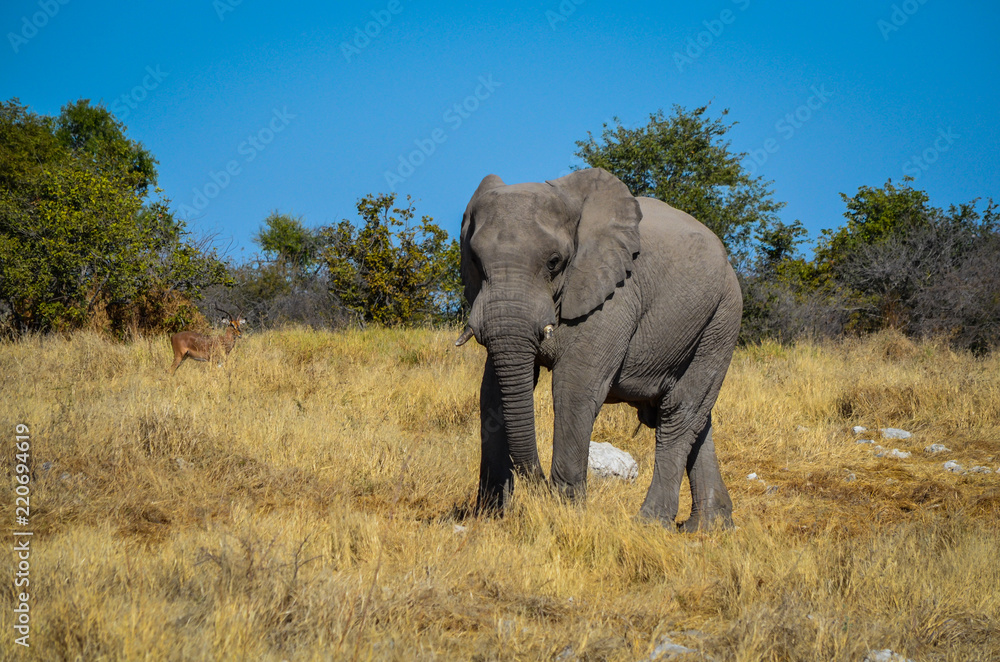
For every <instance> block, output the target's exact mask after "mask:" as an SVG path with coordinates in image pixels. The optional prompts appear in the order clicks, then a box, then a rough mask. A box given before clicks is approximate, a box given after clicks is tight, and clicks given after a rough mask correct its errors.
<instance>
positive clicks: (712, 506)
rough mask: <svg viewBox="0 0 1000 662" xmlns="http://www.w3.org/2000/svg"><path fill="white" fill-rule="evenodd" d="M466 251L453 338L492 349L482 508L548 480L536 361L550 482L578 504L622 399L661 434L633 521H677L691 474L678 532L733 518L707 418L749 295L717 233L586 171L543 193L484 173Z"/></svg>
mask: <svg viewBox="0 0 1000 662" xmlns="http://www.w3.org/2000/svg"><path fill="white" fill-rule="evenodd" d="M461 250H462V257H461V269H462V281H463V284H464V286H465V296H466V298H467V299H468V301H469V302H471V304H472V309H471V313H470V315H469V321H468V326H467V328H466V331H465V333H463V334H462V337H460V338H459V339H458V341H456V344H459V345H460V344H462V343H463V342H465V341H466V340H468V339H469V338H470V337H472V336H473V335H474V336H475V338H476V340H477V341H478V342H479V343H481V344H482V345H484V346H485V347H486V350H487V359H486V367H485V370H484V372H483V381H482V386H481V389H480V423H481V438H482V457H481V463H480V472H479V494H478V502H477V503H478V508H479V509H480V511H482V510H486V511H490V510H497V509H501V510H502V509H503V508H504V507H505V506H506V504H507V502H508V499H509V496H510V494H511V491H512V489H513V475H514V473H515V472H516V473H517V474H519V475H521V476H524V477H537V478H540V479H544V473H543V471H542V467H541V465H540V463H539V460H538V448H537V446H536V443H535V418H534V399H533V392H534V388H535V386H536V385H537V383H538V373H539V368H540V367H541V366H545V367H546V368H548V369H550V370H551V371H552V397H553V405H554V408H555V427H554V430H553V449H552V471H551V482H552V484H553V485H554V486H555V487H556V488H558V489H559V490H560V491H561V492H562V493H564V494H566V495H568V496H569V497H570V498H580V497H581V496H582V495H584V494H585V491H586V480H587V456H588V452H589V446H590V437H591V432H592V431H593V426H594V419H595V418H596V416H597V413H598V412H599V411H600V409H601V405H602V404H603V403H605V402H628V403H630V404H631V405H632V406H634V407H635V408H636V409H637V410H638V416H639V420H640V421H641V422H642V423H643V424H645V425H647V426H649V427H652V428H655V430H656V454H655V457H656V459H655V463H654V468H653V480H652V484H651V485H650V486H649V490H648V491H647V493H646V499H645V501H644V503H643V505H642V508H641V510H640V515H642V516H644V517H647V518H651V519H657V520H660V521H661V522H663V523H665V524H666V523H669V524H672V523H673V522H674V519H675V517H676V516H677V506H678V499H679V496H680V487H681V480H682V478H683V475H684V471H685V470H686V471H687V473H688V478H689V480H690V484H691V493H692V497H693V501H694V506H693V509H692V514H691V517H690V519H688V520H687V522H685V523H684V528H686V529H696V528H698V527H700V526H707V525H709V524H711V523H712V522H715V521H719V522H721V523H723V524H725V525H729V524H731V521H732V520H731V515H732V502H731V501H730V498H729V492H728V491H727V490H726V486H725V484H724V483H723V480H722V475H721V474H720V472H719V464H718V460H717V458H716V455H715V446H714V445H713V443H712V415H711V414H712V407H713V405H714V404H715V399H716V397H717V396H718V393H719V388H720V387H721V386H722V380H723V378H724V377H725V375H726V370H727V369H728V368H729V363H730V360H731V359H732V354H733V349H734V348H735V345H736V337H737V334H738V332H739V326H740V317H741V314H742V309H743V300H742V296H741V294H740V287H739V284H738V282H737V280H736V275H735V273H734V272H733V269H732V267H731V266H730V264H729V261H728V259H727V257H726V251H725V249H724V248H723V246H722V243H721V242H720V241H719V239H718V238H717V237H716V236H715V235H714V234H713V233H712V232H711V231H710V230H709V229H708V228H706V227H705V226H704V225H702V224H701V223H699V222H698V221H696V220H695V219H693V218H692V217H691V216H689V215H687V214H685V213H684V212H682V211H678V210H676V209H674V208H672V207H670V206H669V205H667V204H665V203H663V202H661V201H659V200H654V199H651V198H635V197H633V196H632V195H631V193H629V190H628V188H627V187H626V186H625V185H624V184H623V183H622V182H621V181H619V180H618V179H617V178H615V177H614V176H613V175H611V174H610V173H608V172H607V171H605V170H601V169H591V170H580V171H577V172H573V173H572V174H570V175H567V176H566V177H561V178H559V179H556V180H553V181H549V182H546V183H544V184H540V183H529V184H516V185H512V186H507V185H505V184H504V183H503V181H502V180H501V179H500V178H499V177H497V176H496V175H489V176H487V177H486V178H485V179H483V181H482V183H481V184H480V185H479V188H478V189H476V192H475V194H474V195H473V196H472V200H471V201H470V202H469V205H468V207H467V208H466V210H465V214H464V216H463V218H462V237H461Z"/></svg>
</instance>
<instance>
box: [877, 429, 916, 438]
mask: <svg viewBox="0 0 1000 662" xmlns="http://www.w3.org/2000/svg"><path fill="white" fill-rule="evenodd" d="M912 436H913V435H912V434H910V433H909V432H907V431H906V430H900V429H899V428H882V438H883V439H909V438H910V437H912Z"/></svg>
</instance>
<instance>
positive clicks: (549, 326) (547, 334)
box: [542, 324, 556, 340]
mask: <svg viewBox="0 0 1000 662" xmlns="http://www.w3.org/2000/svg"><path fill="white" fill-rule="evenodd" d="M555 330H556V327H555V326H554V325H552V324H547V325H546V326H545V328H544V329H542V331H543V332H544V333H545V339H546V340H548V339H549V338H551V337H552V334H553V333H555Z"/></svg>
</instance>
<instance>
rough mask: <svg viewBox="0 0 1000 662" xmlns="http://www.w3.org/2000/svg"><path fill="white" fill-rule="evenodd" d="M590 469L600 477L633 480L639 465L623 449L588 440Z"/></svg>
mask: <svg viewBox="0 0 1000 662" xmlns="http://www.w3.org/2000/svg"><path fill="white" fill-rule="evenodd" d="M588 464H589V466H590V470H591V471H592V472H594V475H595V476H601V477H602V478H624V479H625V480H635V477H636V476H638V475H639V465H638V464H636V463H635V459H633V457H632V456H631V455H629V454H628V453H626V452H625V451H623V450H621V449H618V448H615V447H614V446H612V445H611V444H608V443H604V442H594V441H592V442H590V460H589V462H588Z"/></svg>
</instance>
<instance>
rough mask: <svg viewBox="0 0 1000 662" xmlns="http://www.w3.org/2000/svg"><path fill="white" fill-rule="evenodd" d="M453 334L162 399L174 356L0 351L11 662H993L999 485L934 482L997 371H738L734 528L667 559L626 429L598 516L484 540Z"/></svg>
mask: <svg viewBox="0 0 1000 662" xmlns="http://www.w3.org/2000/svg"><path fill="white" fill-rule="evenodd" d="M454 336H455V332H453V331H441V332H437V331H423V330H408V331H407V330H364V331H349V332H343V333H336V334H335V333H322V332H313V331H309V330H307V329H288V330H285V331H279V332H268V333H258V334H249V335H248V337H247V338H246V339H245V342H242V341H241V343H240V345H238V346H237V349H236V350H235V351H234V352H233V354H232V355H231V356H230V357H229V359H228V361H227V363H226V365H225V367H224V368H222V369H219V368H216V367H215V366H210V365H205V364H193V365H189V364H185V365H184V366H183V367H182V368H181V369H180V370H178V373H177V375H176V376H175V377H173V378H169V377H167V376H166V374H165V370H166V367H167V366H168V365H169V363H170V360H171V354H170V349H169V343H168V342H167V340H166V338H165V337H157V338H140V339H136V340H134V341H132V342H129V343H125V344H114V343H108V342H107V341H106V340H105V339H104V338H102V337H100V336H98V335H96V334H90V333H81V334H78V335H75V336H72V337H70V338H59V337H52V338H48V337H44V338H43V337H38V336H35V337H30V338H26V339H24V340H22V341H20V342H18V343H13V344H10V343H8V344H3V345H0V369H2V370H3V371H4V375H5V379H4V380H3V382H2V383H0V403H2V405H0V407H2V409H0V411H2V413H3V419H4V420H6V421H8V429H10V428H12V426H13V424H15V423H25V424H27V425H29V426H30V428H31V434H32V443H33V446H32V455H33V470H34V474H33V479H34V480H33V482H32V496H31V506H32V520H31V529H32V530H33V531H34V532H35V537H34V540H33V544H34V545H35V547H34V552H33V556H32V576H31V579H32V585H31V588H32V600H33V603H32V627H33V630H32V644H33V646H32V648H31V649H29V650H28V651H19V653H20V654H21V656H22V657H25V658H26V659H46V660H47V659H75V658H82V659H136V658H153V659H184V660H188V659H190V660H201V659H260V660H285V659H290V660H312V659H331V658H332V659H385V660H413V659H431V658H434V659H479V660H494V659H554V658H556V657H557V656H560V655H567V656H569V655H570V653H568V652H567V651H571V652H572V655H575V656H577V658H578V659H583V660H635V659H641V658H643V657H646V656H648V655H649V654H650V653H651V652H652V651H653V649H654V647H655V646H656V645H657V643H658V642H659V641H661V639H662V637H664V636H668V637H670V639H671V640H672V641H674V642H677V643H680V644H683V645H685V646H689V647H692V648H695V649H697V650H700V651H703V652H705V653H707V654H709V655H711V656H713V657H714V658H715V659H718V660H812V659H830V660H857V659H862V658H863V657H864V654H865V652H866V651H867V650H868V649H871V648H878V649H881V648H892V649H893V650H895V651H897V652H900V653H903V654H905V655H907V656H908V657H911V658H914V659H934V660H976V659H979V660H987V659H997V658H1000V637H998V636H997V632H998V631H1000V593H998V591H997V590H996V586H998V585H1000V565H998V564H997V563H996V555H997V549H1000V533H998V532H997V530H996V526H995V524H996V522H997V520H998V518H1000V477H998V475H997V474H996V473H993V474H973V473H967V474H951V473H947V472H945V471H944V470H943V468H942V466H941V464H942V463H943V462H944V461H945V460H946V459H953V460H956V461H957V462H959V463H961V464H962V465H963V466H964V467H967V468H968V467H972V466H975V465H985V466H990V467H991V468H993V469H994V470H995V469H996V468H998V467H1000V423H998V421H1000V356H997V355H995V354H994V355H989V356H985V357H981V358H976V357H973V356H971V355H967V354H961V353H955V352H952V351H951V350H949V349H948V348H947V347H946V346H944V345H941V344H937V343H924V342H913V341H910V340H908V339H906V338H904V337H902V336H900V335H898V334H894V333H891V332H889V333H885V334H880V335H878V336H874V337H872V338H868V339H865V340H852V341H848V342H844V343H840V344H810V343H803V344H799V345H797V346H781V345H777V344H773V343H763V344H761V345H756V346H751V347H747V348H743V349H740V350H739V351H738V352H737V354H736V357H735V358H734V361H733V365H732V367H731V369H730V374H729V377H728V379H727V381H726V385H725V387H724V389H723V392H722V394H721V396H720V400H719V403H718V406H717V408H716V411H715V414H714V419H715V422H716V436H715V441H716V445H717V447H718V449H719V454H720V460H721V462H722V467H723V472H724V475H725V477H726V480H727V483H728V485H729V486H730V490H731V492H732V497H733V501H734V503H735V506H736V511H735V513H734V518H735V520H736V523H737V528H736V529H734V530H730V531H716V532H712V533H708V534H696V535H681V534H678V533H676V532H673V531H670V530H667V529H665V528H663V527H661V526H659V525H654V524H651V523H648V522H643V521H639V520H637V519H635V517H634V516H635V513H636V512H637V510H638V507H639V504H640V503H641V501H642V498H643V495H644V492H645V489H646V487H647V486H648V484H649V480H650V477H651V473H652V460H653V435H652V432H651V431H649V430H647V429H643V430H641V431H640V432H639V433H638V434H636V435H635V436H633V431H634V429H635V423H636V417H635V412H634V410H633V409H631V408H630V407H627V406H615V407H605V409H604V411H602V413H601V415H600V417H599V419H598V421H597V423H596V425H595V428H594V439H595V440H596V441H610V442H612V443H614V444H615V445H617V446H619V447H621V448H624V449H626V450H628V451H629V452H631V453H632V454H633V455H634V456H635V458H636V460H637V462H638V464H639V477H638V479H637V480H636V481H635V482H632V483H625V482H617V481H602V480H595V481H592V482H591V484H590V485H589V496H588V503H587V504H586V507H579V506H574V505H570V504H565V503H561V502H559V501H558V500H557V499H555V498H554V497H553V496H552V495H551V494H550V493H549V492H548V490H546V489H544V488H542V487H539V486H530V485H520V486H519V487H518V491H517V498H516V499H515V502H514V505H513V507H512V508H511V510H510V512H509V513H508V514H507V516H506V517H504V518H498V519H478V518H476V517H474V516H472V515H471V505H472V499H473V493H474V489H475V481H476V477H477V471H478V452H479V440H478V419H479V412H478V382H479V377H480V374H481V370H482V363H483V359H484V355H483V351H482V349H481V348H478V347H472V346H467V347H465V348H462V349H460V350H459V349H456V348H454V347H453V346H452V345H451V342H452V340H453V339H454ZM549 384H550V381H549V378H548V376H547V375H544V374H543V376H542V378H541V380H540V384H539V391H538V394H537V397H536V415H537V418H538V420H537V428H538V431H539V445H540V452H541V455H542V458H543V463H547V462H548V458H549V457H550V453H551V430H552V399H551V396H550V394H549V392H548V389H549ZM854 425H864V426H866V427H867V428H869V430H872V431H873V432H872V433H871V436H873V437H877V432H874V431H877V429H878V428H880V427H900V428H904V429H907V430H911V431H913V432H914V433H915V434H914V437H913V438H912V439H909V440H898V441H896V440H893V441H888V440H881V439H877V438H876V442H877V443H880V444H881V445H882V446H885V447H886V448H887V449H891V448H899V449H900V450H903V451H908V452H910V453H911V454H912V455H911V457H910V458H909V459H906V460H897V459H891V458H876V457H875V456H874V453H873V452H872V450H871V449H872V446H871V445H858V444H856V443H855V436H854V435H853V434H852V433H851V432H850V428H851V427H852V426H854ZM931 443H942V444H944V445H946V446H948V447H949V448H951V449H952V450H951V452H949V453H947V454H944V455H933V456H931V455H928V454H925V453H924V452H923V448H924V447H925V446H927V445H929V444H931ZM47 463H51V464H47ZM7 466H8V467H9V466H10V465H9V464H8V465H7ZM43 467H45V468H43ZM7 471H8V472H9V471H10V469H9V468H8V469H7ZM750 473H756V474H758V476H759V477H760V478H761V480H747V479H746V476H747V475H748V474H750ZM0 492H3V494H4V499H5V503H13V500H14V493H13V482H12V481H6V482H5V486H3V487H0ZM688 503H689V500H688V499H687V498H686V496H685V498H684V499H683V500H682V511H683V509H684V508H685V507H686V505H685V504H688ZM682 519H683V516H682ZM13 563H14V561H13V559H12V557H11V555H4V556H3V560H2V562H0V573H3V574H5V575H6V576H8V577H9V576H12V575H13V572H14V566H13ZM0 596H2V597H0V603H2V604H0V628H2V629H3V630H5V631H9V629H10V626H11V624H12V622H11V615H12V613H13V612H12V607H13V606H12V604H11V601H12V599H13V595H12V592H11V591H4V592H0ZM12 647H13V644H12V641H11V639H10V638H9V637H8V638H5V639H4V642H3V643H2V644H0V657H4V658H6V657H12V656H13V655H14V653H13V650H12Z"/></svg>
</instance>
